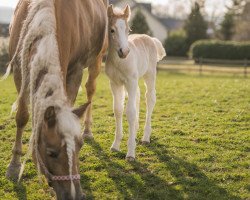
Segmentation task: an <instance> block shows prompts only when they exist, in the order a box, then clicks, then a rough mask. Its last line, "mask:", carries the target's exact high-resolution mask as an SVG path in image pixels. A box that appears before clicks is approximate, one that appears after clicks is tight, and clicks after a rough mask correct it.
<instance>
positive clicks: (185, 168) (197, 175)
mask: <svg viewBox="0 0 250 200" xmlns="http://www.w3.org/2000/svg"><path fill="white" fill-rule="evenodd" d="M147 148H148V149H149V150H150V151H152V152H154V154H155V155H156V156H157V157H158V159H159V161H160V162H161V163H164V164H165V167H166V168H167V170H169V171H170V173H171V175H172V176H173V177H175V178H176V184H178V185H180V186H181V187H182V191H183V192H184V193H185V196H186V198H185V199H192V200H193V199H197V200H198V199H199V200H200V199H220V200H224V199H225V200H226V199H227V200H228V199H230V200H240V198H239V197H236V196H233V195H230V194H229V193H228V192H227V191H226V190H225V189H223V188H221V187H220V186H218V185H217V184H216V183H215V182H214V181H212V180H210V179H209V178H208V177H207V176H206V175H205V174H204V173H203V172H202V171H201V170H199V168H198V167H197V166H196V165H195V164H192V163H189V162H187V161H185V160H183V159H180V158H178V157H176V156H174V155H171V154H170V153H169V152H168V151H167V150H166V147H165V146H164V145H162V144H159V143H153V144H151V145H149V146H147Z"/></svg>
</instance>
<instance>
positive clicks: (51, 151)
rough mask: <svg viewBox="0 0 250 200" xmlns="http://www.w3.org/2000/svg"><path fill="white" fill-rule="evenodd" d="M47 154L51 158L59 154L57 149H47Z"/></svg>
mask: <svg viewBox="0 0 250 200" xmlns="http://www.w3.org/2000/svg"><path fill="white" fill-rule="evenodd" d="M47 155H48V156H49V157H51V158H57V157H58V155H59V152H58V151H55V150H53V149H49V148H48V149H47Z"/></svg>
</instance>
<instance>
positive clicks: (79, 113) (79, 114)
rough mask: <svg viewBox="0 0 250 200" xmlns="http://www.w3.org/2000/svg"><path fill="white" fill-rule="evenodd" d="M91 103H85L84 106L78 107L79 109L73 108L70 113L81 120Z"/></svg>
mask: <svg viewBox="0 0 250 200" xmlns="http://www.w3.org/2000/svg"><path fill="white" fill-rule="evenodd" d="M90 103H91V102H88V103H85V104H84V105H82V106H80V107H79V108H75V109H74V110H73V111H72V112H73V113H74V114H75V115H76V116H77V117H78V118H82V117H83V115H84V113H85V112H86V110H87V108H88V107H89V105H90Z"/></svg>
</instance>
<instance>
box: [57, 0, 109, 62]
mask: <svg viewBox="0 0 250 200" xmlns="http://www.w3.org/2000/svg"><path fill="white" fill-rule="evenodd" d="M104 1H105V0H104ZM104 1H103V0H85V1H80V0H74V1H68V0H56V4H55V6H56V21H57V40H58V46H59V53H60V61H61V64H62V65H63V66H64V67H67V65H68V64H69V63H70V62H71V63H73V62H81V63H82V64H85V63H86V62H87V61H88V59H89V58H90V57H91V56H92V55H93V57H96V55H97V54H99V53H100V51H101V49H102V46H103V43H104V39H105V31H106V22H107V20H106V7H105V4H104Z"/></svg>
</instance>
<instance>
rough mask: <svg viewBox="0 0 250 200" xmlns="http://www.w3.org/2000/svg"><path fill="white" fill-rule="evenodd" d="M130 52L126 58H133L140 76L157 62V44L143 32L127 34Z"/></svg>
mask: <svg viewBox="0 0 250 200" xmlns="http://www.w3.org/2000/svg"><path fill="white" fill-rule="evenodd" d="M128 40H129V48H130V51H131V52H130V54H129V56H128V59H129V58H131V59H133V60H135V63H136V65H137V68H138V71H139V74H140V76H143V75H144V74H145V73H146V72H147V71H150V70H151V69H152V68H155V67H156V63H157V62H158V59H157V58H158V56H157V55H158V54H157V46H156V45H155V42H154V39H153V38H152V37H150V36H148V35H145V34H132V35H129V38H128Z"/></svg>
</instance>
